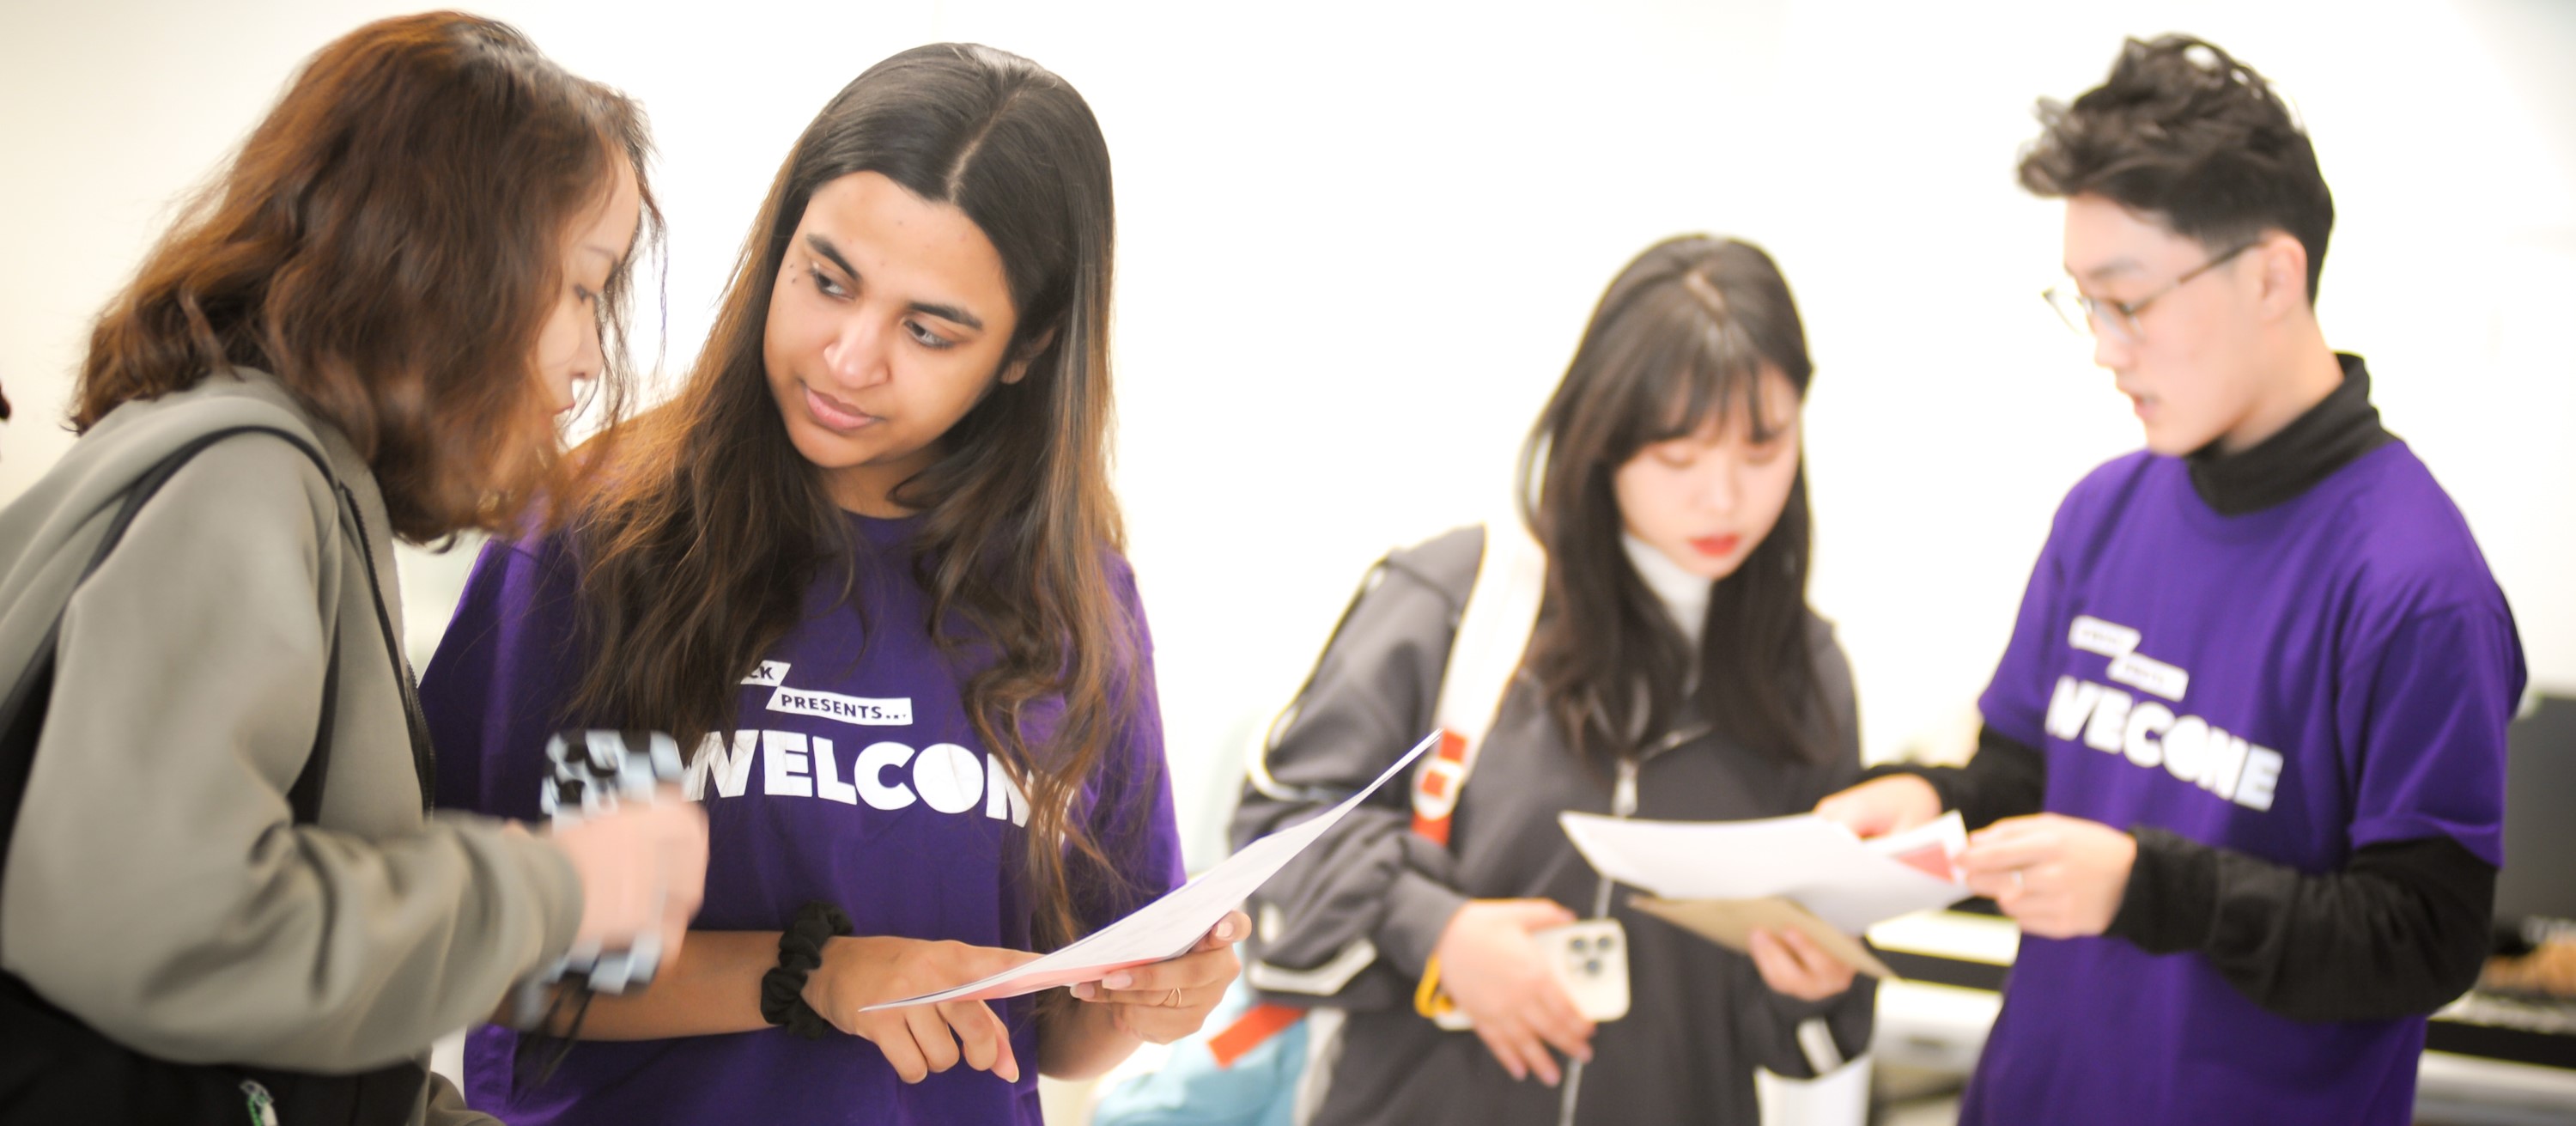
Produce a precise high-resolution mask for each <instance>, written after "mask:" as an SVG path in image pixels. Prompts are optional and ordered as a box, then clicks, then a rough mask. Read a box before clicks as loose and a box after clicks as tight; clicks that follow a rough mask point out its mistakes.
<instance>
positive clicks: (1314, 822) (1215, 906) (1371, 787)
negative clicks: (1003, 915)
mask: <svg viewBox="0 0 2576 1126" xmlns="http://www.w3.org/2000/svg"><path fill="white" fill-rule="evenodd" d="M1439 742H1440V735H1439V733H1438V732H1433V733H1432V734H1431V735H1430V736H1429V737H1427V738H1425V739H1423V740H1422V741H1421V742H1420V743H1416V744H1414V747H1413V749H1412V750H1410V751H1406V752H1405V753H1404V757H1403V758H1401V759H1397V760H1396V763H1395V765H1393V766H1390V767H1388V768H1386V772H1385V773H1383V774H1380V775H1378V776H1377V781H1374V782H1371V783H1369V784H1368V788H1367V789H1364V790H1361V791H1360V792H1358V793H1356V794H1353V795H1351V796H1350V797H1348V798H1345V799H1343V801H1342V804H1340V805H1337V806H1334V807H1333V808H1332V809H1330V810H1327V811H1325V813H1324V814H1323V816H1320V817H1316V818H1313V819H1311V820H1307V821H1301V822H1299V823H1297V824H1295V825H1291V826H1289V827H1287V828H1285V829H1281V830H1280V831H1278V832H1276V833H1272V834H1270V835H1269V836H1266V837H1263V838H1261V839H1260V840H1257V841H1254V842H1252V843H1251V844H1248V845H1245V846H1243V851H1241V852H1238V853H1235V854H1234V855H1232V856H1229V857H1227V858H1226V859H1225V862H1224V863H1221V864H1218V865H1217V866H1216V867H1214V868H1210V869H1208V870H1207V871H1205V872H1201V873H1199V874H1198V875H1197V876H1196V877H1194V878H1192V879H1191V880H1190V882H1188V883H1186V884H1182V885H1181V886H1179V887H1177V888H1174V889H1172V890H1171V891H1170V892H1169V893H1167V894H1165V895H1164V896H1163V897H1162V898H1160V899H1157V900H1155V901H1153V902H1152V903H1148V904H1146V905H1145V906H1143V907H1140V908H1138V909H1137V910H1136V912H1135V913H1134V914H1132V915H1129V916H1127V917H1126V918H1124V919H1120V920H1118V921H1117V922H1115V923H1112V924H1110V925H1108V926H1106V927H1102V928H1101V929H1099V930H1097V931H1093V932H1092V933H1091V934H1089V935H1087V936H1085V937H1083V938H1082V939H1080V940H1078V941H1076V942H1074V943H1072V944H1071V945H1068V946H1066V947H1065V948H1064V949H1062V950H1058V951H1056V952H1055V953H1052V954H1049V955H1047V956H1045V957H1043V958H1038V959H1036V960H1033V961H1030V962H1026V963H1023V964H1021V965H1020V966H1019V967H1018V968H1016V969H1010V970H1004V971H1003V972H1001V973H998V974H994V975H993V976H991V977H988V978H985V979H983V980H981V981H970V982H967V983H966V984H964V985H960V986H958V987H957V988H955V989H948V990H942V991H940V992H937V993H925V994H922V995H921V996H918V997H906V998H904V999H903V1000H900V1001H886V1002H882V1003H879V1004H875V1005H870V1006H868V1007H867V1010H866V1011H873V1010H876V1009H892V1008H899V1007H902V1006H905V1005H930V1004H936V1003H938V1002H941V1001H961V1000H972V1001H990V1000H995V999H998V998H1002V997H1017V996H1019V995H1021V994H1023V993H1035V992H1037V991H1038V990H1041V989H1053V988H1055V987H1056V986H1059V985H1072V984H1075V983H1077V982H1085V981H1098V980H1100V979H1101V978H1103V977H1105V976H1107V975H1108V974H1109V973H1110V972H1111V971H1113V970H1122V969H1126V968H1127V967H1129V966H1141V965H1144V964H1146V963H1148V962H1161V961H1165V960H1168V959H1172V958H1177V957H1180V956H1181V955H1183V954H1186V953H1188V952H1189V949H1190V947H1192V946H1195V945H1197V944H1198V941H1199V939H1201V938H1203V937H1206V935H1207V932H1208V931H1209V930H1210V929H1211V928H1213V927H1215V926H1216V925H1217V923H1218V922H1220V921H1222V920H1223V919H1224V918H1225V913H1226V912H1228V911H1231V910H1234V908H1235V907H1236V905H1238V904H1240V903H1242V902H1243V901H1244V900H1245V899H1247V898H1249V897H1250V896H1251V895H1252V893H1253V892H1255V891H1258V890H1260V888H1261V885H1262V884H1265V883H1268V882H1269V881H1270V877H1271V876H1273V875H1276V874H1277V873H1278V871H1279V869H1281V868H1283V867H1285V866H1287V863H1288V862H1289V861H1290V860H1292V859H1295V858H1296V856H1297V854H1298V853H1300V852H1304V851H1305V850H1306V846H1308V845H1311V844H1313V843H1315V839H1316V838H1318V837H1321V836H1323V835H1324V833H1325V832H1326V831H1327V830H1330V829H1331V828H1332V827H1333V826H1334V825H1335V824H1337V823H1339V822H1340V821H1341V819H1342V816H1343V815H1344V814H1347V813H1349V812H1350V811H1351V810H1352V809H1353V808H1355V807H1357V806H1358V805H1359V804H1360V803H1361V802H1362V801H1365V800H1367V799H1368V796H1369V795H1370V794H1374V793H1376V792H1377V790H1378V787H1380V786H1384V785H1386V783H1387V780H1388V779H1391V778H1394V777H1396V776H1397V775H1400V774H1402V773H1404V769H1405V768H1406V767H1408V766H1411V765H1413V760H1415V759H1417V758H1420V757H1422V753H1423V752H1424V751H1427V750H1430V749H1431V748H1432V747H1433V746H1435V745H1437V744H1438V743H1439Z"/></svg>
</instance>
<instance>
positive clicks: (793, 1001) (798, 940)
mask: <svg viewBox="0 0 2576 1126" xmlns="http://www.w3.org/2000/svg"><path fill="white" fill-rule="evenodd" d="M852 929H853V928H852V927H851V926H850V917H849V916H847V915H844V914H842V913H841V909H840V908H838V907H834V906H832V905H831V904H829V903H825V902H823V901H822V900H819V899H817V900H814V901H813V902H811V903H807V904H806V905H805V906H803V907H800V908H797V910H796V921H795V922H793V923H789V924H788V925H787V929H786V930H785V931H782V932H780V934H779V936H778V966H777V968H775V969H772V970H770V971H769V972H768V973H765V974H762V975H761V977H760V1019H762V1020H765V1021H768V1022H769V1023H771V1024H783V1025H786V1026H787V1031H789V1032H793V1033H795V1034H796V1035H798V1036H802V1037H804V1038H806V1039H808V1040H820V1039H822V1038H823V1035H824V1034H825V1033H828V1032H831V1031H832V1022H830V1021H827V1020H824V1019H823V1014H821V1013H818V1012H815V1011H814V1007H813V1006H812V1005H808V1004H806V1003H805V978H806V976H807V975H809V974H811V973H813V972H814V968H815V967H817V966H820V965H822V964H823V944H824V943H825V942H827V941H830V940H831V939H832V938H833V937H834V936H837V935H845V934H849V933H850V932H851V930H852Z"/></svg>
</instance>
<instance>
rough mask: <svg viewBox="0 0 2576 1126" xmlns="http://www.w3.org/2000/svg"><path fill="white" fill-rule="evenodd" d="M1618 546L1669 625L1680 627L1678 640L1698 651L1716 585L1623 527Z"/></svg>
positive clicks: (1693, 650)
mask: <svg viewBox="0 0 2576 1126" xmlns="http://www.w3.org/2000/svg"><path fill="white" fill-rule="evenodd" d="M1619 546H1620V547H1621V548H1622V549H1624V550H1626V551H1627V553H1628V565H1629V566H1631V567H1634V568H1636V569H1637V577H1638V578H1640V579H1644V580H1645V581H1646V589H1647V590H1649V591H1653V592H1654V595H1655V600H1656V601H1659V602H1661V603H1663V604H1664V612H1665V613H1667V614H1670V615H1672V619H1673V624H1674V625H1676V626H1679V627H1681V631H1682V640H1684V641H1687V642H1689V643H1690V648H1691V652H1693V653H1697V652H1699V635H1700V630H1701V629H1702V627H1704V626H1706V625H1707V624H1708V592H1709V589H1710V588H1711V587H1713V586H1715V585H1717V584H1716V583H1715V582H1714V581H1713V580H1710V579H1704V578H1701V577H1699V576H1698V575H1694V574H1692V573H1690V572H1689V571H1687V570H1684V569H1683V568H1682V565H1681V564H1679V563H1675V562H1673V560H1672V557H1671V556H1668V555H1665V554H1664V553H1663V552H1661V551H1658V550H1656V549H1655V546H1654V545H1653V544H1650V543H1647V542H1646V541H1644V540H1641V539H1638V538H1637V537H1636V535H1635V534H1634V533H1632V532H1629V531H1626V530H1625V529H1622V530H1621V531H1620V533H1619Z"/></svg>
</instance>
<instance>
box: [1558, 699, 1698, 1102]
mask: <svg viewBox="0 0 2576 1126" xmlns="http://www.w3.org/2000/svg"><path fill="white" fill-rule="evenodd" d="M1708 732H1709V727H1708V725H1707V724H1704V723H1703V724H1693V725H1691V726H1689V727H1685V728H1682V729H1681V730H1678V731H1674V732H1672V733H1670V734H1667V735H1665V736H1664V737H1663V738H1661V739H1657V740H1655V741H1654V742H1653V743H1651V744H1649V745H1648V746H1647V747H1646V748H1645V749H1644V750H1642V751H1639V752H1638V753H1637V754H1636V755H1634V756H1632V757H1629V758H1622V759H1620V760H1619V777H1618V780H1617V781H1616V782H1613V783H1612V784H1611V787H1610V816H1612V817H1622V818H1625V817H1634V816H1636V815H1637V775H1638V774H1640V773H1642V772H1643V771H1644V770H1645V765H1646V762H1647V760H1649V759H1652V758H1655V757H1656V756H1658V755H1661V754H1663V753H1664V752H1666V751H1669V750H1672V749H1673V748H1675V747H1678V746H1681V745H1682V744H1684V743H1687V742H1690V741H1691V740H1693V739H1697V738H1699V737H1700V736H1702V735H1706V734H1708ZM1615 886H1617V885H1616V884H1615V883H1614V882H1613V881H1612V880H1611V879H1610V877H1608V876H1596V877H1595V879H1594V884H1593V890H1592V914H1591V915H1590V916H1588V917H1589V918H1594V919H1607V918H1609V917H1610V891H1611V889H1612V888H1613V887H1615ZM1582 1095H1583V1061H1582V1060H1568V1061H1566V1066H1565V1087H1564V1090H1563V1093H1562V1094H1560V1095H1559V1096H1558V1097H1557V1103H1556V1126H1574V1104H1575V1102H1576V1100H1578V1099H1580V1098H1581V1097H1582Z"/></svg>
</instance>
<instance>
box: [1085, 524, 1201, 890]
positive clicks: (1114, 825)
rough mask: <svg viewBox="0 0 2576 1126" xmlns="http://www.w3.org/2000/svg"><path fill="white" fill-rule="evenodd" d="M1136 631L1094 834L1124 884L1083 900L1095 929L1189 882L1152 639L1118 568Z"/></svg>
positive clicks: (1126, 574) (1128, 576) (1130, 579)
mask: <svg viewBox="0 0 2576 1126" xmlns="http://www.w3.org/2000/svg"><path fill="white" fill-rule="evenodd" d="M1110 581H1111V584H1112V585H1113V587H1114V589H1115V590H1116V592H1117V596H1118V600H1119V603H1120V604H1121V606H1122V607H1123V608H1124V609H1125V610H1126V612H1127V614H1128V615H1129V617H1130V620H1131V621H1132V622H1133V624H1134V630H1135V633H1134V639H1135V643H1134V646H1133V648H1132V650H1131V655H1130V657H1129V659H1130V660H1131V661H1132V665H1131V667H1129V668H1126V669H1122V670H1121V671H1120V672H1119V674H1118V676H1117V678H1116V680H1117V684H1118V689H1119V694H1120V695H1121V696H1123V697H1125V699H1126V701H1127V711H1126V714H1125V716H1124V717H1123V718H1122V719H1121V720H1120V722H1119V723H1118V725H1117V727H1116V731H1117V734H1116V735H1115V736H1114V737H1113V738H1112V739H1111V740H1110V743H1109V746H1108V747H1106V748H1104V750H1103V751H1102V754H1101V761H1100V771H1099V775H1098V777H1099V786H1100V789H1099V795H1100V796H1099V801H1098V802H1097V803H1096V804H1094V805H1093V807H1092V818H1091V831H1092V834H1093V839H1094V840H1096V841H1098V842H1099V844H1100V847H1101V851H1102V852H1103V853H1104V854H1105V855H1106V856H1107V857H1108V858H1109V862H1110V864H1111V865H1112V866H1113V867H1114V868H1115V869H1116V870H1117V872H1118V874H1119V876H1120V877H1121V880H1120V884H1121V886H1119V887H1117V888H1114V889H1111V891H1110V892H1109V894H1106V895H1101V896H1092V897H1086V902H1084V903H1083V904H1082V905H1081V908H1080V910H1081V914H1082V919H1083V925H1084V926H1086V927H1088V928H1090V929H1092V930H1097V929H1099V928H1101V927H1105V926H1107V925H1109V924H1111V923H1114V922H1116V921H1118V920H1119V919H1120V918H1123V917H1125V916H1126V915H1127V914H1129V913H1130V912H1133V911H1134V910H1136V909H1137V908H1139V907H1142V906H1144V905H1145V904H1146V903H1148V902H1151V901H1152V900H1154V899H1155V898H1156V897H1158V896H1161V895H1162V894H1163V893H1165V892H1167V891H1170V890H1172V889H1173V888H1176V887H1179V886H1180V885H1181V882H1182V881H1183V880H1184V879H1186V878H1187V873H1186V872H1185V871H1184V870H1183V868H1182V866H1181V836H1180V825H1179V822H1178V819H1177V818H1176V817H1175V816H1174V815H1173V812H1172V772H1171V769H1170V763H1169V762H1168V761H1167V760H1166V759H1165V757H1164V750H1163V710H1162V702H1161V697H1160V694H1159V693H1158V692H1157V691H1156V690H1155V686H1154V638H1153V633H1152V631H1151V630H1149V629H1148V628H1147V627H1146V625H1145V610H1144V607H1143V606H1142V605H1140V604H1139V602H1138V600H1137V595H1136V586H1135V576H1134V574H1133V573H1132V572H1130V571H1129V570H1128V569H1127V567H1126V565H1125V563H1124V562H1123V561H1121V562H1119V563H1117V564H1116V565H1115V569H1114V570H1113V571H1112V573H1111V576H1110Z"/></svg>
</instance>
